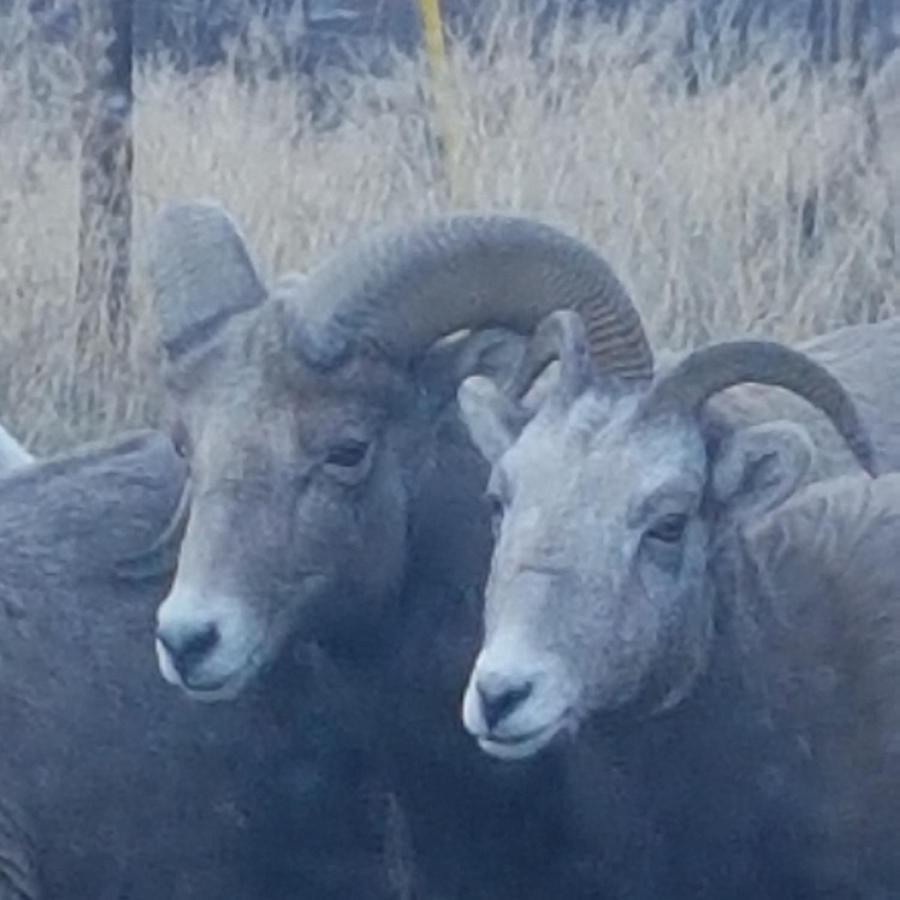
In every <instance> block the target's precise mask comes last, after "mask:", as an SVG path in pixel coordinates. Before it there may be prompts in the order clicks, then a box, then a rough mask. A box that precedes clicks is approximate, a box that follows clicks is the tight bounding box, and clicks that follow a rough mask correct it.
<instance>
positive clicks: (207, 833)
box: [0, 434, 391, 900]
mask: <svg viewBox="0 0 900 900" xmlns="http://www.w3.org/2000/svg"><path fill="white" fill-rule="evenodd" d="M184 475H185V472H184V465H183V462H182V461H181V460H180V459H179V458H178V457H177V456H176V454H175V452H174V450H173V448H172V444H171V442H170V441H169V440H168V439H167V438H166V437H165V436H164V435H159V434H156V435H153V434H137V435H134V436H129V437H126V438H122V439H119V440H117V441H116V442H114V443H112V444H110V445H106V446H101V447H94V448H89V449H85V450H83V451H79V452H78V453H75V454H73V455H69V456H65V457H59V458H56V459H52V460H48V461H44V462H38V463H34V464H33V465H31V466H28V467H26V468H24V469H22V470H21V471H19V472H12V473H9V474H8V475H6V476H4V477H3V478H2V479H0V735H2V739H0V898H2V900H39V898H59V897H71V898H88V897H89V898H92V900H121V898H123V897H128V898H130V900H159V898H162V897H166V898H177V900H222V898H227V897H240V898H242V900H244V898H248V900H249V898H253V897H257V898H260V900H264V898H265V900H267V898H271V897H276V896H277V897H300V896H313V897H316V898H320V897H321V898H326V897H327V898H335V900H338V898H344V897H362V896H365V897H370V896H378V897H383V898H387V897H389V896H391V894H390V893H389V891H388V887H389V885H388V884H387V880H386V877H385V873H384V864H383V859H382V858H381V856H380V853H379V851H378V846H377V842H376V839H377V832H376V830H375V829H374V828H373V829H371V831H372V833H371V834H370V836H369V837H366V836H365V833H366V829H365V816H364V811H361V810H360V809H358V808H356V807H357V806H358V805H359V804H360V802H361V801H360V799H359V797H360V795H361V793H362V791H361V790H360V780H361V779H364V778H366V777H367V776H366V775H365V773H364V772H361V771H358V752H357V753H356V756H350V755H349V753H350V751H351V750H352V749H353V748H352V747H350V746H349V745H348V743H347V741H346V739H344V741H343V743H342V744H341V745H340V746H337V747H335V746H332V745H329V744H328V743H327V742H326V743H325V744H323V745H322V746H317V742H318V741H320V740H325V741H328V740H332V741H333V738H328V737H327V734H326V733H325V732H324V731H323V730H322V729H319V732H321V734H319V735H317V736H316V735H312V734H311V731H315V718H314V716H313V715H310V714H311V713H316V714H317V715H318V716H319V718H322V719H323V721H325V720H326V719H325V713H324V711H323V710H319V711H318V712H316V709H315V708H314V707H312V706H311V701H310V702H307V701H306V700H305V699H304V696H303V691H302V690H301V684H302V679H301V677H300V675H301V674H302V672H303V671H304V669H303V668H296V670H295V667H294V666H293V664H291V665H290V666H288V668H287V669H286V670H285V671H284V673H283V677H282V675H281V674H279V673H276V672H273V673H271V681H270V682H269V683H268V684H266V685H265V686H264V687H265V695H264V697H263V698H257V699H254V698H249V697H248V698H247V700H246V702H243V703H241V704H238V705H232V706H229V707H221V708H218V709H216V708H210V707H202V706H199V705H197V704H191V703H186V702H182V703H178V702H173V698H172V696H171V693H170V692H169V691H167V690H166V686H165V685H164V684H163V683H162V682H161V680H160V678H159V674H158V671H157V668H156V663H155V660H154V658H153V653H152V648H151V647H150V646H148V635H150V634H152V630H153V618H154V614H155V610H156V607H157V605H158V603H159V601H160V600H161V598H162V597H163V596H164V595H165V592H166V589H167V587H168V584H169V583H170V582H171V577H172V571H173V568H174V563H175V560H176V556H177V540H178V537H179V535H178V534H177V533H172V534H169V535H167V534H165V533H164V528H165V526H166V525H167V523H168V522H169V521H170V520H171V519H172V517H173V514H174V512H175V510H176V506H177V504H178V501H179V497H180V496H181V493H182V485H183V483H184ZM286 662H288V661H286ZM276 676H277V677H276ZM261 687H262V686H261ZM313 699H314V698H313ZM319 705H320V706H321V704H319ZM295 709H296V710H297V715H296V716H292V715H285V710H290V711H291V712H293V711H294V710H295ZM304 712H305V714H304ZM298 719H299V721H296V720H298ZM342 804H343V808H342ZM323 807H324V808H325V809H327V810H328V812H329V817H323V816H322V815H321V814H320V813H319V810H321V809H323ZM332 813H333V814H334V817H333V818H331V817H330V816H331V814H332ZM311 836H312V837H311ZM367 842H368V843H367Z"/></svg>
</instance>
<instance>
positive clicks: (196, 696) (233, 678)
mask: <svg viewBox="0 0 900 900" xmlns="http://www.w3.org/2000/svg"><path fill="white" fill-rule="evenodd" d="M156 658H157V660H158V662H159V671H160V673H161V674H162V677H163V678H164V679H165V680H166V681H167V682H168V683H169V684H171V685H173V686H174V687H177V688H180V689H181V690H182V691H184V693H185V694H187V695H188V696H189V697H190V698H191V699H192V700H197V701H199V702H201V703H222V702H224V701H228V700H234V699H235V698H236V697H237V696H238V695H239V694H240V693H241V691H242V690H243V689H244V687H245V686H246V685H247V683H248V682H249V681H250V679H251V678H252V676H253V674H254V672H255V668H254V667H253V666H250V665H247V666H244V667H243V668H242V669H239V670H238V671H236V672H234V673H233V674H231V675H229V676H228V677H227V678H226V679H225V680H224V681H222V682H221V683H220V684H217V685H216V686H215V687H214V688H211V689H209V690H202V689H200V688H193V687H190V686H189V685H187V684H185V683H184V681H183V680H182V678H181V676H180V675H179V674H178V671H177V669H176V668H175V666H174V665H172V660H171V658H170V657H169V651H168V650H166V648H165V647H163V645H162V643H161V642H160V641H157V642H156Z"/></svg>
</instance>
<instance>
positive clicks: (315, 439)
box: [151, 204, 643, 900]
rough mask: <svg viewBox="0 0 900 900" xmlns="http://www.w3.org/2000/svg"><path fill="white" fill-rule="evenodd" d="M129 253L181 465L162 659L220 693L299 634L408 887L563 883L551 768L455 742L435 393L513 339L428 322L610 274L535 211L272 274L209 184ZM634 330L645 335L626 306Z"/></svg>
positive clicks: (467, 617) (472, 572) (510, 305)
mask: <svg viewBox="0 0 900 900" xmlns="http://www.w3.org/2000/svg"><path fill="white" fill-rule="evenodd" d="M151 273H152V275H153V279H154V282H155V285H156V292H157V297H158V301H157V302H158V305H159V310H160V317H161V324H162V336H163V340H164V342H165V346H166V349H167V353H168V373H167V376H168V384H169V388H170V391H171V396H172V399H173V401H174V405H175V407H176V412H177V415H176V418H175V425H174V429H175V431H174V433H175V439H176V441H177V442H178V444H179V446H180V447H181V448H182V452H183V453H184V454H185V456H186V457H187V458H188V459H189V461H190V467H191V504H190V516H189V518H188V521H187V526H186V532H185V536H184V542H183V544H182V547H181V556H180V560H179V566H178V573H177V576H176V579H175V582H174V585H173V587H172V590H171V593H170V594H169V596H168V597H167V598H166V600H165V602H164V603H163V604H162V606H161V607H160V611H159V618H158V621H159V628H158V632H157V634H158V653H159V657H160V665H161V668H162V671H163V673H164V674H165V676H166V678H167V679H168V680H170V681H171V682H173V683H175V684H177V685H180V686H181V687H183V688H184V689H185V690H186V691H188V692H189V693H190V694H191V695H192V696H194V697H197V698H199V699H212V700H214V699H223V698H231V697H233V696H234V695H236V694H237V693H238V692H240V691H241V690H242V689H243V688H244V687H245V686H246V685H247V684H249V683H250V681H251V680H252V679H253V678H254V676H255V675H256V674H257V672H258V670H259V669H260V668H261V667H262V666H263V664H265V663H267V662H270V661H271V660H273V659H274V658H275V657H276V656H277V655H278V654H279V651H280V649H281V647H282V645H283V644H284V642H285V640H286V639H287V638H288V637H289V636H294V637H298V638H300V639H309V640H314V641H318V642H319V643H321V644H322V645H323V646H324V647H325V648H326V649H327V651H328V653H329V654H330V656H331V658H332V659H334V660H335V661H336V662H337V663H338V665H339V666H340V667H341V669H342V670H343V671H344V672H345V673H346V675H347V677H348V678H351V679H354V680H355V683H356V685H357V687H356V691H355V696H356V698H357V702H358V704H359V706H360V708H361V709H366V710H368V711H369V716H370V718H371V719H372V720H373V722H374V724H373V727H372V729H371V731H372V733H373V734H374V736H375V737H374V740H375V743H376V746H377V751H376V752H377V753H378V755H379V757H380V758H381V759H382V760H383V767H382V771H384V772H385V773H386V774H385V777H386V778H387V780H388V781H389V783H390V784H392V785H393V788H394V790H395V791H396V792H397V794H398V799H399V802H400V804H401V808H402V810H403V813H404V815H405V816H406V818H407V820H408V822H409V826H410V831H411V838H412V844H413V848H414V856H415V860H416V862H417V866H418V870H419V872H420V876H421V878H422V880H423V881H424V882H425V883H426V884H427V885H429V887H428V888H426V889H424V891H423V892H424V893H426V894H427V893H429V892H433V893H436V894H439V895H441V896H449V897H470V898H475V897H485V898H493V900H497V898H502V897H506V896H514V897H527V896H531V897H541V898H543V897H547V896H550V895H552V894H554V893H555V892H557V891H560V890H561V891H562V892H563V893H565V894H566V895H567V896H575V893H574V892H575V890H576V888H574V887H572V886H568V887H567V885H566V883H565V882H563V881H562V880H561V879H562V877H563V876H561V875H560V874H559V871H558V870H559V868H560V867H561V866H562V865H563V857H564V855H565V853H564V852H563V851H564V850H565V849H566V847H567V846H568V845H567V844H566V840H567V839H565V838H564V837H563V836H562V835H561V833H560V830H561V828H562V826H561V824H560V821H559V819H558V817H557V816H556V809H557V807H558V806H559V799H558V796H557V792H556V791H555V790H554V789H553V788H552V787H551V784H552V779H553V773H552V771H551V770H553V769H554V766H553V765H552V764H548V763H545V762H543V761H542V762H541V763H540V764H539V765H538V768H540V769H542V770H545V774H544V776H543V777H542V783H546V784H547V786H548V787H547V790H546V791H544V792H543V793H542V794H541V796H539V795H538V792H536V791H535V790H534V787H533V783H534V782H533V780H529V779H528V778H527V777H526V775H527V773H526V772H524V771H523V772H521V773H515V774H514V773H510V772H508V771H503V769H504V768H505V767H502V766H498V765H497V764H496V763H494V762H493V761H491V760H488V759H487V758H485V757H484V756H483V755H482V754H480V753H479V752H478V750H477V748H475V747H473V746H471V745H470V744H469V742H468V741H467V739H466V735H465V733H464V731H463V730H462V728H460V726H459V718H458V713H457V709H458V705H459V696H460V691H461V689H462V686H463V684H464V681H465V676H466V672H467V671H468V668H469V666H470V665H471V662H472V660H473V658H474V653H475V650H476V649H477V643H478V637H479V628H480V625H479V609H478V607H477V606H476V605H475V604H476V603H477V598H478V597H479V594H480V589H481V584H482V580H483V576H484V573H485V571H486V566H487V562H488V555H489V551H490V530H489V523H488V521H487V519H486V518H485V516H484V515H483V510H482V506H481V489H482V479H483V478H484V476H485V475H486V466H485V463H484V461H483V460H482V459H481V458H480V456H479V454H478V453H477V451H475V449H474V448H473V447H472V445H471V443H470V442H469V440H468V438H467V437H466V435H465V433H464V431H463V429H462V428H461V426H460V424H459V422H458V418H457V412H456V406H455V402H454V397H455V391H456V387H457V385H458V383H459V381H460V380H461V379H462V377H463V376H464V375H465V374H467V373H470V372H472V371H478V370H479V367H487V370H488V371H490V370H492V369H493V370H498V371H508V370H510V369H511V368H512V364H513V362H514V361H515V360H517V359H518V355H519V351H520V350H521V346H522V340H521V338H516V337H515V336H514V335H511V334H504V333H498V332H496V331H480V332H477V333H474V334H471V335H470V336H468V337H464V338H461V339H459V340H456V341H449V342H442V343H439V344H438V346H435V347H432V345H433V344H434V343H435V341H437V340H438V339H439V338H441V337H442V336H445V335H449V334H453V333H455V332H457V331H459V330H460V329H463V328H481V327H483V326H487V325H490V324H491V323H492V322H502V323H504V324H505V325H508V326H510V327H512V328H516V329H519V330H521V331H527V330H529V329H531V328H532V327H533V326H534V325H535V324H536V323H537V322H538V321H540V320H541V318H542V317H543V316H544V315H545V314H546V313H547V312H549V311H551V310H552V309H554V308H557V307H560V306H571V307H577V308H578V309H580V310H581V311H582V313H583V314H584V315H585V316H586V317H587V318H588V320H589V321H591V322H592V323H593V327H594V328H595V329H596V330H597V332H598V333H603V332H604V330H605V320H606V318H608V316H609V314H610V313H611V312H612V311H616V315H615V317H614V318H615V321H616V328H617V332H618V331H619V327H620V324H621V320H622V317H623V316H627V315H628V314H629V313H628V310H627V309H625V308H622V309H620V306H621V302H620V298H621V297H624V291H623V289H622V288H621V286H620V285H619V284H618V282H617V281H616V280H615V278H614V277H613V276H612V274H611V272H610V271H609V269H608V267H607V266H606V264H605V263H604V262H603V261H602V260H601V259H599V258H598V257H597V256H596V255H595V254H594V253H593V252H592V251H590V250H589V249H587V248H586V247H584V246H583V245H581V244H580V243H578V242H576V241H574V240H573V239H571V238H569V237H567V236H565V235H563V234H561V233H560V232H557V231H555V230H554V229H551V228H548V227H546V226H542V225H538V224H535V223H532V222H528V221H523V220H519V219H514V218H503V217H497V216H483V217H482V216H461V217H451V218H449V219H446V220H438V221H436V222H432V223H428V224H426V225H424V226H420V227H416V228H412V229H410V230H409V231H402V232H390V233H387V234H385V235H380V236H376V237H373V238H370V239H366V240H363V241H361V242H360V243H358V244H355V245H351V246H349V247H346V248H344V249H343V250H342V251H340V252H339V253H338V254H337V255H336V256H335V257H333V258H332V259H331V260H330V261H326V262H325V263H324V264H323V265H321V266H320V267H319V268H317V269H314V270H313V271H311V272H310V273H308V275H307V277H306V278H305V279H304V280H303V281H298V280H296V279H288V280H282V281H281V282H279V283H278V284H277V285H276V286H275V287H274V288H273V289H272V290H271V291H269V290H268V289H267V288H266V287H265V286H264V285H263V283H262V281H261V280H260V278H259V276H258V275H257V274H256V271H255V269H254V267H253V265H252V263H251V262H250V258H249V254H248V253H247V251H246V249H245V247H244V243H243V240H242V238H241V237H240V236H239V234H238V231H237V229H236V226H235V225H234V224H233V223H232V221H231V220H230V218H229V217H228V216H227V215H226V214H225V213H224V212H222V211H221V210H220V209H218V208H217V207H215V206H213V205H211V204H187V205H184V206H175V207H172V208H170V209H169V210H168V211H167V212H166V213H165V214H163V216H162V217H161V219H160V222H159V225H158V228H157V230H156V238H155V241H154V249H153V251H152V253H151ZM632 331H633V335H634V338H635V340H637V341H643V337H642V334H641V330H640V323H639V321H638V319H637V316H636V315H635V316H634V327H633V329H632ZM627 332H628V329H627V327H626V328H625V333H624V335H623V337H624V338H626V339H627V337H628V333H627ZM438 634H439V635H440V639H439V640H436V638H435V636H436V635H438ZM535 804H537V805H538V806H539V807H541V806H542V805H543V808H544V812H543V814H542V816H541V817H539V818H537V819H535V820H534V821H533V822H532V824H531V825H529V826H527V827H525V828H523V827H522V811H523V810H525V809H531V808H533V806H534V805H535ZM611 868H612V866H610V869H611ZM432 886H433V887H432Z"/></svg>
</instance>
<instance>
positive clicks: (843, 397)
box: [644, 341, 876, 475]
mask: <svg viewBox="0 0 900 900" xmlns="http://www.w3.org/2000/svg"><path fill="white" fill-rule="evenodd" d="M744 383H753V384H764V385H770V386H772V387H780V388H785V389H786V390H789V391H792V392H793V393H795V394H797V395H798V396H799V397H802V398H803V399H804V400H806V401H807V402H808V403H811V404H812V405H813V406H815V407H817V408H818V409H820V410H821V411H822V412H823V413H824V414H825V415H826V416H828V418H829V419H830V420H831V422H832V424H833V425H834V427H835V428H836V429H837V431H838V432H839V433H840V434H841V436H842V437H843V438H844V440H845V441H846V442H847V445H848V446H849V447H850V449H851V450H852V451H853V454H854V456H855V457H856V458H857V460H858V461H859V463H860V465H861V466H862V467H863V468H864V469H865V470H866V471H867V472H868V473H869V474H872V475H874V474H876V464H875V451H874V448H873V447H872V442H871V439H870V438H869V434H868V432H867V430H866V428H865V426H864V425H863V423H862V421H861V419H860V417H859V412H858V411H857V409H856V405H855V404H854V402H853V400H852V398H851V397H850V395H849V394H848V393H847V391H846V390H845V389H844V386H843V385H842V384H841V383H840V381H838V380H837V378H835V377H834V376H833V375H832V374H831V373H830V372H829V371H828V370H827V369H825V368H823V367H822V366H821V365H819V364H818V363H817V362H814V361H813V360H812V359H810V358H809V357H808V356H806V355H804V354H803V353H800V352H799V351H797V350H792V349H791V348H789V347H785V346H784V345H782V344H777V343H774V342H771V341H731V342H726V343H722V344H717V345H715V346H712V347H706V348H703V349H701V350H696V351H695V352H694V353H692V354H690V356H688V357H686V358H685V359H683V360H682V361H681V362H680V363H679V364H678V365H676V366H675V368H674V369H672V371H671V372H669V373H668V374H667V375H666V376H664V377H663V378H661V379H660V380H659V381H658V382H657V383H656V385H654V387H653V389H652V391H651V392H650V394H649V395H648V396H647V398H646V400H645V402H644V412H645V414H647V415H654V414H657V413H662V412H666V411H670V410H671V411H681V412H686V413H696V412H698V411H699V409H700V407H701V406H702V405H703V404H704V403H705V402H706V401H707V400H708V399H709V398H710V397H712V396H713V395H714V394H717V393H718V392H719V391H724V390H726V389H727V388H730V387H734V386H735V385H738V384H744Z"/></svg>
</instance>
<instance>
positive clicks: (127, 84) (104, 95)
mask: <svg viewBox="0 0 900 900" xmlns="http://www.w3.org/2000/svg"><path fill="white" fill-rule="evenodd" d="M84 9H85V13H86V15H85V19H86V21H85V35H84V37H85V40H84V42H83V48H84V54H85V55H84V60H85V70H86V73H87V77H88V91H89V93H88V97H87V101H86V106H87V109H86V113H87V115H86V120H85V122H84V126H83V127H84V132H83V137H82V151H81V185H80V188H81V200H80V204H81V209H80V223H79V234H78V282H77V286H76V300H77V303H78V305H79V309H80V310H81V314H80V327H79V349H82V350H83V349H84V348H85V347H86V346H87V345H88V343H89V342H90V341H91V339H92V337H94V336H95V335H96V333H97V329H105V330H106V332H107V336H108V337H109V339H110V340H111V341H112V342H113V343H114V345H116V346H117V347H122V348H124V346H125V345H126V344H127V342H128V327H127V315H126V311H127V308H128V302H129V292H130V284H129V280H130V270H131V206H132V203H131V177H132V165H133V148H132V135H131V112H132V100H133V95H132V59H133V55H132V37H133V0H91V2H90V3H86V4H85V7H84ZM101 34H102V35H106V36H108V37H107V39H110V38H111V40H109V43H108V44H107V46H106V52H105V53H101V54H97V53H96V42H97V40H98V36H100V35H101ZM92 49H93V50H94V52H92Z"/></svg>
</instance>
